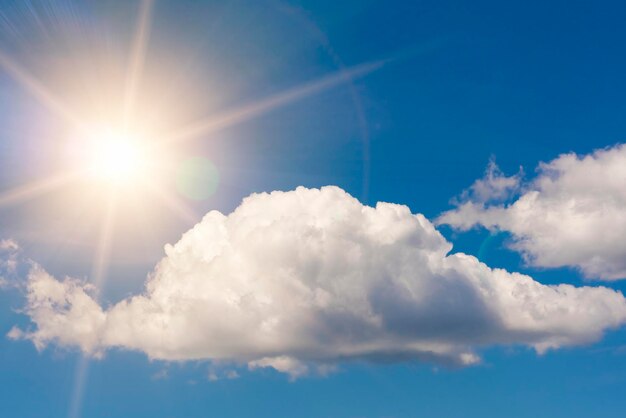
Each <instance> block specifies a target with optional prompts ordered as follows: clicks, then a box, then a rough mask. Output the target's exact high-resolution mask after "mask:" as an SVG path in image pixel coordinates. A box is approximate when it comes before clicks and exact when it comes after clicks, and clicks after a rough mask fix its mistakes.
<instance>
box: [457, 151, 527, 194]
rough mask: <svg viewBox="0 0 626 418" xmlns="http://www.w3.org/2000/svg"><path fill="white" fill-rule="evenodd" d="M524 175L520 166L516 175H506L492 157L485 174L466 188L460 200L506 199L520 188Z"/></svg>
mask: <svg viewBox="0 0 626 418" xmlns="http://www.w3.org/2000/svg"><path fill="white" fill-rule="evenodd" d="M523 175H524V172H523V170H522V169H521V168H520V170H519V171H518V173H517V174H515V175H514V176H510V177H507V176H505V175H504V174H503V173H502V171H501V170H500V168H498V166H497V165H496V162H495V160H494V159H493V158H492V159H491V160H490V161H489V164H488V165H487V169H486V170H485V176H484V177H483V178H482V179H478V180H476V181H475V182H474V184H472V185H471V186H470V187H469V188H468V189H467V190H465V191H464V192H463V193H462V194H461V196H460V201H461V202H464V201H469V200H471V201H472V202H479V203H485V202H493V201H502V200H506V199H508V198H509V197H510V196H511V195H513V194H514V193H515V192H517V191H518V190H519V188H520V185H521V180H522V176H523Z"/></svg>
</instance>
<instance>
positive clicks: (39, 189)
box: [0, 172, 78, 207]
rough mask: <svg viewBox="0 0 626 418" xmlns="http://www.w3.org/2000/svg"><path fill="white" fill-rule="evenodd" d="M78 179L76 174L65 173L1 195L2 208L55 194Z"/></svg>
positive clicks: (0, 205) (0, 204)
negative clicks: (51, 193)
mask: <svg viewBox="0 0 626 418" xmlns="http://www.w3.org/2000/svg"><path fill="white" fill-rule="evenodd" d="M77 179H78V173H76V172H63V173H60V174H57V175H54V176H52V177H48V178H45V179H42V180H39V181H34V182H31V183H28V184H25V185H22V186H19V187H16V188H14V189H11V190H8V191H5V192H4V193H2V194H0V207H2V206H8V205H15V204H18V203H21V202H23V201H26V200H29V199H33V198H36V197H38V196H41V195H44V194H46V193H50V192H53V191H54V190H57V189H59V188H61V187H63V186H66V185H67V184H69V183H71V182H72V181H75V180H77Z"/></svg>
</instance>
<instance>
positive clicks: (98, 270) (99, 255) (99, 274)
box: [69, 192, 118, 418]
mask: <svg viewBox="0 0 626 418" xmlns="http://www.w3.org/2000/svg"><path fill="white" fill-rule="evenodd" d="M117 198H118V196H117V195H116V194H115V193H113V192H112V193H111V194H110V195H109V196H108V199H107V207H106V213H105V215H104V218H103V220H102V224H101V227H100V233H99V237H98V243H97V247H96V251H95V254H94V262H93V269H92V276H91V277H92V283H93V285H94V286H95V288H96V289H99V290H102V288H103V285H104V282H105V276H106V272H107V267H108V262H109V258H110V254H111V239H112V236H113V226H114V224H115V211H116V207H117ZM88 374H89V357H88V356H87V355H83V354H81V355H80V358H79V359H78V362H77V365H76V372H75V374H74V383H73V385H74V386H73V390H72V397H71V400H70V413H69V417H70V418H79V417H80V415H81V414H80V412H81V407H82V402H83V394H84V392H85V387H86V385H87V379H88Z"/></svg>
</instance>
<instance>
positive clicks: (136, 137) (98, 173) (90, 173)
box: [69, 127, 158, 188]
mask: <svg viewBox="0 0 626 418" xmlns="http://www.w3.org/2000/svg"><path fill="white" fill-rule="evenodd" d="M152 148H153V147H150V143H149V141H148V140H147V139H146V138H145V137H144V136H143V135H142V134H140V133H138V132H128V131H125V130H123V129H115V128H111V127H106V128H100V127H98V128H96V127H92V128H89V129H88V130H86V132H81V133H79V134H78V135H75V136H74V137H73V139H72V140H71V141H70V144H69V150H70V156H71V159H72V161H71V164H72V165H73V166H74V168H75V169H76V171H78V172H80V173H82V175H81V176H82V177H83V179H85V180H88V181H89V182H91V183H92V184H93V183H98V184H100V185H104V186H114V187H115V188H122V187H123V188H129V187H135V188H136V187H138V186H140V185H141V184H142V183H144V182H146V181H149V180H153V179H154V177H155V176H156V174H157V170H158V167H157V160H158V159H157V158H156V157H157V156H156V154H155V152H154V150H153V149H152Z"/></svg>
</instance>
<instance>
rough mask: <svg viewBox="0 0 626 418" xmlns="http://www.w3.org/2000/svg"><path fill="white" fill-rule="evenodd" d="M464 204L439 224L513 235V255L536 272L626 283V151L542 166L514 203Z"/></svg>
mask: <svg viewBox="0 0 626 418" xmlns="http://www.w3.org/2000/svg"><path fill="white" fill-rule="evenodd" d="M499 178H500V179H511V178H510V177H508V178H507V177H503V176H501V175H500V176H499ZM488 180H489V179H488V178H487V179H486V180H483V181H487V182H488ZM464 197H465V199H464V201H463V202H461V203H460V204H459V205H458V207H457V208H456V209H454V210H451V211H449V212H446V213H444V214H443V215H442V216H441V217H440V218H439V219H438V223H440V224H449V225H452V226H453V227H455V228H458V229H460V230H467V229H469V228H471V227H473V226H476V225H481V226H484V227H486V228H489V229H497V230H503V231H508V232H510V233H511V234H512V236H513V244H512V248H514V249H515V250H518V251H520V252H521V253H522V254H523V255H524V257H525V258H526V260H527V261H528V263H529V264H531V265H534V266H539V267H563V266H572V267H576V268H578V269H580V270H581V271H582V273H583V274H584V275H585V276H586V277H589V278H599V279H606V280H615V279H621V278H626V239H624V237H626V209H625V208H626V145H624V144H622V145H620V146H616V147H613V148H610V149H606V150H599V151H596V152H594V153H592V154H590V155H586V156H583V157H579V156H577V155H575V154H564V155H561V156H560V157H558V158H556V159H555V160H553V161H551V162H549V163H542V164H541V165H540V166H539V168H538V175H537V177H536V178H535V179H534V180H533V181H532V182H530V183H529V184H526V185H524V186H523V187H522V192H521V193H520V194H519V196H518V197H517V199H516V200H515V201H514V202H512V203H511V204H501V203H494V202H488V199H485V198H482V199H474V198H472V196H470V195H468V194H467V193H466V194H465V195H464Z"/></svg>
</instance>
